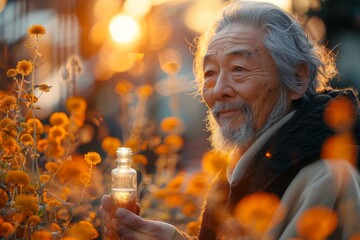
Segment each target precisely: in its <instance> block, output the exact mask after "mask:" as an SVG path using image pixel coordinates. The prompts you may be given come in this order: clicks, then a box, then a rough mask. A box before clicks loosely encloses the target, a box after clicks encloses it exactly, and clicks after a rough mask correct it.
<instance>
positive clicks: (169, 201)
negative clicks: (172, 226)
mask: <svg viewBox="0 0 360 240" xmlns="http://www.w3.org/2000/svg"><path fill="white" fill-rule="evenodd" d="M164 203H165V204H166V206H168V207H170V208H178V207H181V206H183V203H184V196H183V195H182V194H181V193H171V194H169V195H166V196H165V199H164Z"/></svg>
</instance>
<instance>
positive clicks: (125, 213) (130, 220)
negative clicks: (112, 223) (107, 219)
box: [115, 208, 147, 229]
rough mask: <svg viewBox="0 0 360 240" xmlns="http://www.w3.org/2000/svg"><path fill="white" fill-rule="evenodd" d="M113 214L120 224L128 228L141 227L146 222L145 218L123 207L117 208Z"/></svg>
mask: <svg viewBox="0 0 360 240" xmlns="http://www.w3.org/2000/svg"><path fill="white" fill-rule="evenodd" d="M115 216H116V218H117V220H118V221H119V222H121V224H122V225H124V226H125V227H127V228H130V229H141V228H144V227H145V226H146V224H147V221H146V220H144V219H143V218H141V217H139V216H138V215H136V214H135V213H133V212H131V211H129V210H127V209H125V208H118V209H117V210H116V213H115Z"/></svg>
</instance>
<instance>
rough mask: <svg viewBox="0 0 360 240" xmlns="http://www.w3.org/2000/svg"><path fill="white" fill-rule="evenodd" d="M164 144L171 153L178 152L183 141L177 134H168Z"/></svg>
mask: <svg viewBox="0 0 360 240" xmlns="http://www.w3.org/2000/svg"><path fill="white" fill-rule="evenodd" d="M164 143H165V145H166V146H168V148H169V150H170V151H172V152H177V151H179V150H180V149H181V148H182V146H183V145H184V140H183V139H182V137H181V136H179V135H177V134H169V135H168V136H166V137H165V138H164Z"/></svg>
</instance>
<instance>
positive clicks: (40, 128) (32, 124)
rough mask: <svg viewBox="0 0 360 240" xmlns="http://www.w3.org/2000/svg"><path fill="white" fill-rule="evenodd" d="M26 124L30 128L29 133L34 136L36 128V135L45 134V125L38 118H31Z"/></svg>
mask: <svg viewBox="0 0 360 240" xmlns="http://www.w3.org/2000/svg"><path fill="white" fill-rule="evenodd" d="M26 124H27V125H28V126H29V129H28V133H29V134H32V133H33V131H34V128H35V129H36V134H42V133H44V125H43V124H42V122H41V121H40V120H39V119H37V118H30V119H29V120H27V121H26Z"/></svg>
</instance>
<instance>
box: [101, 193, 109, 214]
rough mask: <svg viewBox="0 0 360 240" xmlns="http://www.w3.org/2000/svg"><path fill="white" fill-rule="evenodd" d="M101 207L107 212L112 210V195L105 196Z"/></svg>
mask: <svg viewBox="0 0 360 240" xmlns="http://www.w3.org/2000/svg"><path fill="white" fill-rule="evenodd" d="M101 206H102V208H103V209H104V210H105V211H110V209H111V197H110V195H104V196H103V197H102V199H101Z"/></svg>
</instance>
